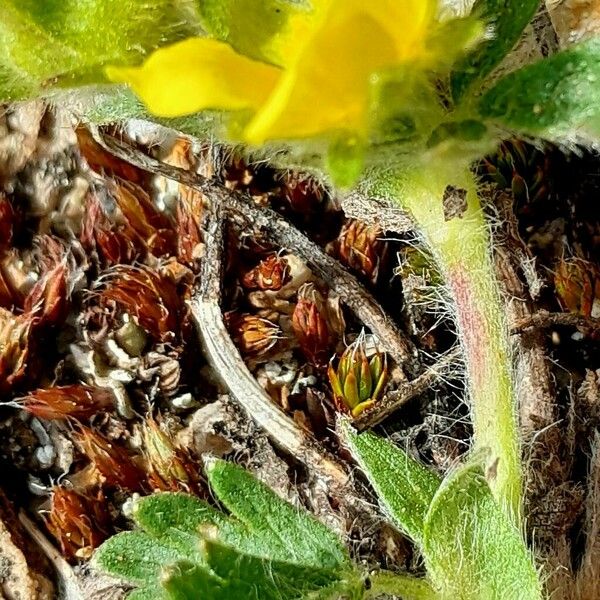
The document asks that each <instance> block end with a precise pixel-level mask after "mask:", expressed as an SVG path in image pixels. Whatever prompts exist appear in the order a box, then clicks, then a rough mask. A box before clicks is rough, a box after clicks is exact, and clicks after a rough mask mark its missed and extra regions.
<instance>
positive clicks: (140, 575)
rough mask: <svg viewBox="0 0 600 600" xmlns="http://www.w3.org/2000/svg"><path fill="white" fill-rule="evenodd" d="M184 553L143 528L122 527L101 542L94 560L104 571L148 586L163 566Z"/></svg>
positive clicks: (149, 586) (179, 557)
mask: <svg viewBox="0 0 600 600" xmlns="http://www.w3.org/2000/svg"><path fill="white" fill-rule="evenodd" d="M185 558H186V557H185V556H184V555H182V554H181V553H180V552H179V551H177V550H176V549H174V548H171V547H169V546H167V545H164V544H162V543H160V542H159V541H158V540H157V539H156V538H153V537H151V536H150V535H148V534H147V533H144V532H143V531H137V530H136V531H125V532H123V533H118V534H117V535H114V536H113V537H111V538H110V539H108V540H107V541H106V542H104V543H103V544H102V545H101V546H100V547H99V548H98V550H96V552H95V554H94V562H95V563H96V564H97V565H98V566H99V567H100V568H101V569H102V570H104V571H106V572H107V573H110V574H111V575H114V576H116V577H120V578H122V579H124V580H126V581H128V582H132V583H136V584H138V585H141V586H142V587H144V586H147V587H148V588H152V584H154V583H155V582H156V581H157V579H158V577H159V576H160V574H161V572H162V570H163V569H164V567H165V566H166V565H168V564H172V563H174V562H177V561H181V560H184V559H185Z"/></svg>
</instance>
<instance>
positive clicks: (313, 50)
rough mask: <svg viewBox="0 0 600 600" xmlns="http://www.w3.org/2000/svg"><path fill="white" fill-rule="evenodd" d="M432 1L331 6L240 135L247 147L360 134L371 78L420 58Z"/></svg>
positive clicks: (353, 0)
mask: <svg viewBox="0 0 600 600" xmlns="http://www.w3.org/2000/svg"><path fill="white" fill-rule="evenodd" d="M436 7H437V1H434V0H403V1H402V0H386V1H383V2H377V3H367V2H363V1H362V0H332V1H331V2H330V4H329V7H328V10H327V11H323V12H322V14H321V15H319V22H318V23H317V24H316V25H315V27H314V30H313V31H312V34H311V35H310V36H308V37H307V38H306V39H305V40H298V44H299V45H301V50H300V51H299V52H298V53H297V55H296V56H295V57H294V58H295V60H294V62H293V63H292V64H290V65H288V66H287V69H286V72H285V74H284V75H283V77H282V78H281V79H280V81H279V83H278V85H277V87H276V89H275V90H274V92H273V94H272V95H271V96H270V97H269V100H268V101H267V103H266V104H265V105H264V106H262V107H261V109H260V110H259V112H258V113H257V114H256V115H255V117H254V118H253V119H252V121H251V122H250V123H249V125H248V127H247V128H246V130H245V132H244V138H245V140H246V141H247V142H249V143H252V144H260V143H263V142H264V141H266V140H271V139H289V138H303V137H310V136H313V135H318V134H320V133H323V132H326V131H330V130H343V129H348V130H350V131H354V132H358V133H359V134H360V133H364V132H365V130H366V128H367V123H366V116H367V110H368V106H369V91H370V90H369V86H370V82H371V78H372V77H373V75H374V73H376V72H377V71H379V70H381V69H384V68H386V67H391V66H393V65H396V64H398V63H401V62H404V61H407V60H410V59H413V58H414V57H415V56H419V55H421V54H423V53H424V48H425V41H426V36H427V32H428V28H429V25H430V23H431V21H432V19H433V18H434V15H435V10H434V9H435V8H436Z"/></svg>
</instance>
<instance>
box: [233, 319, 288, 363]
mask: <svg viewBox="0 0 600 600" xmlns="http://www.w3.org/2000/svg"><path fill="white" fill-rule="evenodd" d="M226 320H227V327H228V329H229V331H230V332H231V336H232V338H233V341H234V342H235V345H236V346H237V347H238V348H239V349H240V351H241V353H242V354H243V355H244V356H245V357H247V358H252V359H261V358H266V357H267V356H268V353H269V351H270V350H271V349H272V348H273V347H274V346H275V344H276V343H277V341H278V340H279V339H281V337H282V334H281V329H280V328H279V326H278V325H276V324H275V323H273V321H269V320H268V319H264V318H262V317H259V316H257V315H252V314H249V313H235V312H231V313H228V314H227V316H226Z"/></svg>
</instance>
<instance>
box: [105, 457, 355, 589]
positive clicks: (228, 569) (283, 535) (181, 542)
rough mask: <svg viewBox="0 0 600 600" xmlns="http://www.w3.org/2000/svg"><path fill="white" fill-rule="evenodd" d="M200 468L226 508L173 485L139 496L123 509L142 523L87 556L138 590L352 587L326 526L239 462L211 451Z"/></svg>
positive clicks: (351, 572) (348, 566)
mask: <svg viewBox="0 0 600 600" xmlns="http://www.w3.org/2000/svg"><path fill="white" fill-rule="evenodd" d="M207 472H208V476H209V480H210V482H211V485H212V487H213V490H214V492H215V494H216V496H217V497H218V498H219V500H221V501H222V502H223V504H224V505H225V506H226V507H227V508H229V510H230V511H231V513H232V515H226V514H225V513H223V512H221V511H218V510H216V509H215V508H213V507H211V506H210V505H208V504H207V503H205V502H204V501H202V500H200V499H198V498H195V497H192V496H189V495H187V494H182V493H159V494H155V495H153V496H148V497H146V498H142V499H140V500H138V501H137V502H136V504H135V506H134V515H133V516H134V520H135V522H136V524H137V525H139V526H140V527H141V528H142V529H138V530H135V531H130V532H125V533H121V534H118V535H116V536H114V537H112V538H110V539H109V540H108V541H106V542H105V543H104V544H102V546H101V547H100V548H99V549H98V550H97V551H96V553H95V556H94V562H95V564H96V565H97V566H99V567H100V568H102V569H103V570H105V571H107V572H109V573H110V574H112V575H116V576H117V577H120V578H122V579H124V580H125V581H128V582H130V583H132V584H135V585H139V586H140V589H138V590H136V591H135V597H136V598H138V599H139V600H146V599H147V600H169V599H171V598H178V599H179V598H180V599H188V598H189V599H190V600H192V599H194V600H195V599H196V598H198V597H201V598H207V599H214V600H219V599H221V598H222V599H225V598H227V599H233V598H257V599H258V598H260V599H261V600H262V599H265V600H269V599H271V598H273V600H275V599H276V598H277V599H278V600H279V599H281V600H285V599H286V598H289V599H290V600H294V599H296V598H297V599H300V598H307V600H308V598H310V600H319V599H321V600H333V599H334V598H335V599H337V598H339V597H342V596H345V597H348V598H349V599H351V598H357V599H358V598H360V597H362V593H363V591H364V582H363V579H362V577H361V575H360V573H359V572H358V571H357V570H356V568H355V567H354V566H353V565H352V563H351V561H350V558H349V556H348V553H347V551H346V549H345V548H344V546H343V545H342V543H341V541H340V540H339V538H338V537H337V536H336V535H335V534H334V533H333V532H332V531H330V530H329V529H327V528H326V527H325V526H324V525H322V524H320V523H319V522H318V521H316V520H315V519H314V518H313V517H312V516H311V515H309V514H308V513H307V512H305V511H302V510H298V509H297V508H295V507H293V506H291V505H290V504H288V503H287V502H285V501H284V500H282V499H281V498H279V497H278V496H277V495H276V494H274V493H273V492H272V491H271V490H269V488H267V487H265V486H264V485H263V484H262V483H260V482H259V481H257V480H256V479H255V478H254V477H252V476H251V475H250V474H249V473H247V472H246V471H244V470H243V469H241V468H240V467H237V466H235V465H232V464H229V463H226V462H224V461H214V462H213V463H211V464H209V466H208V467H207Z"/></svg>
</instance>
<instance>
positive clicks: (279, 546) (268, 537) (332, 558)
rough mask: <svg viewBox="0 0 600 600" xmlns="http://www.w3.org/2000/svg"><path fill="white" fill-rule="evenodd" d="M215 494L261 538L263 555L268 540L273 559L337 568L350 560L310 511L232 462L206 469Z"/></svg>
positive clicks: (330, 532) (217, 463)
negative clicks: (292, 503) (279, 494)
mask: <svg viewBox="0 0 600 600" xmlns="http://www.w3.org/2000/svg"><path fill="white" fill-rule="evenodd" d="M207 474H208V480H209V482H210V485H211V487H212V489H213V490H214V492H215V494H216V495H217V497H218V498H219V500H220V501H221V502H222V503H223V504H224V505H225V507H226V508H227V509H228V510H230V511H231V513H232V514H233V516H234V517H236V518H237V519H239V520H240V521H241V522H242V523H243V524H244V525H245V526H246V527H247V528H248V530H249V533H250V536H251V537H249V539H250V543H251V540H252V537H254V536H256V537H257V539H258V540H259V547H257V551H256V552H253V551H252V548H251V546H250V547H248V548H246V551H247V552H248V553H251V554H258V555H264V552H265V548H263V547H262V546H263V545H264V544H265V543H266V545H267V547H266V550H268V552H269V554H268V556H269V557H270V558H273V559H281V560H286V561H290V562H295V563H298V564H303V565H314V566H317V567H330V568H337V567H340V566H342V565H347V564H348V563H349V557H348V554H347V552H346V549H345V548H344V546H343V544H342V543H341V541H340V539H339V538H338V537H337V535H335V533H333V532H332V531H331V530H330V529H328V528H327V527H325V525H322V524H321V523H319V522H318V521H317V520H316V519H315V518H314V517H312V515H310V514H309V513H307V512H305V511H302V510H299V509H297V508H294V507H293V506H292V505H291V504H289V503H287V502H285V501H284V500H282V499H281V498H279V496H277V494H275V493H274V492H273V491H271V490H270V489H269V488H268V487H267V486H265V485H264V484H262V483H261V482H259V481H258V480H256V479H255V478H254V477H252V475H250V473H248V472H247V471H245V470H244V469H242V468H241V467H238V466H236V465H234V464H232V463H228V462H225V461H222V460H217V461H215V462H214V463H212V464H211V465H210V466H209V467H208V468H207Z"/></svg>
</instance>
